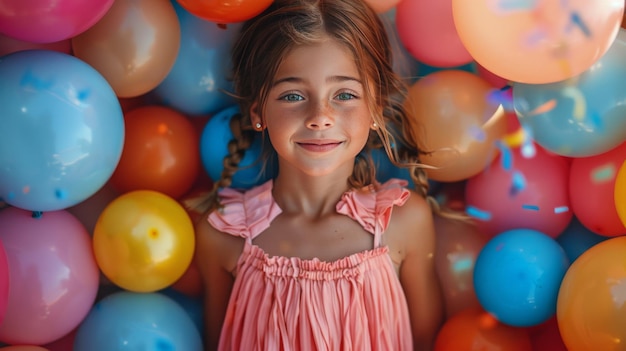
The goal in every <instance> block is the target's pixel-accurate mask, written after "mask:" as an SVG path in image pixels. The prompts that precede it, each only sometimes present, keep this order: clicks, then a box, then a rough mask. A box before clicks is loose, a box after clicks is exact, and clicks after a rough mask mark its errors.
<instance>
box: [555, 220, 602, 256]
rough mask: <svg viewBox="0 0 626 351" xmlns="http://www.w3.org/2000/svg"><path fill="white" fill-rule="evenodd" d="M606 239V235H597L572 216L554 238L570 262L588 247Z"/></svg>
mask: <svg viewBox="0 0 626 351" xmlns="http://www.w3.org/2000/svg"><path fill="white" fill-rule="evenodd" d="M606 239H607V237H606V236H602V235H598V234H596V233H594V232H592V231H591V230H589V229H587V228H586V227H585V226H584V225H582V224H581V223H580V221H579V220H578V219H577V218H576V217H575V216H574V217H573V218H572V220H571V222H570V224H569V225H568V226H567V228H565V230H564V231H563V232H562V233H561V234H559V236H558V237H557V238H556V241H557V242H558V243H559V244H560V245H561V247H562V248H563V250H565V253H566V254H567V257H568V258H569V260H570V262H574V261H576V259H577V258H578V257H579V256H580V255H582V254H583V253H584V252H585V251H587V250H588V249H589V248H590V247H592V246H594V245H596V244H598V243H600V242H602V241H604V240H606Z"/></svg>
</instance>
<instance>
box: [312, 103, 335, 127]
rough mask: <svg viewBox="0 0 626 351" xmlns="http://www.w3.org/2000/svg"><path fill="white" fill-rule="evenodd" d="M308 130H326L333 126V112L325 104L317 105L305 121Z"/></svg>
mask: <svg viewBox="0 0 626 351" xmlns="http://www.w3.org/2000/svg"><path fill="white" fill-rule="evenodd" d="M306 124H307V127H308V128H310V129H318V130H319V129H327V128H330V127H332V126H333V125H334V124H335V117H334V111H333V109H332V107H331V106H329V105H328V103H327V102H321V103H318V104H317V105H316V106H315V108H314V109H313V111H311V115H310V117H309V118H308V119H307V121H306Z"/></svg>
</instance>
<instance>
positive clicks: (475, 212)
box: [465, 206, 491, 221]
mask: <svg viewBox="0 0 626 351" xmlns="http://www.w3.org/2000/svg"><path fill="white" fill-rule="evenodd" d="M465 212H466V213H467V214H468V215H469V216H471V217H474V218H476V219H480V220H482V221H488V220H490V219H491V213H489V212H488V211H483V210H481V209H478V208H476V207H474V206H467V208H466V209H465Z"/></svg>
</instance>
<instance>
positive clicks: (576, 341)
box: [556, 236, 626, 351]
mask: <svg viewBox="0 0 626 351" xmlns="http://www.w3.org/2000/svg"><path fill="white" fill-rule="evenodd" d="M624 301H626V236H619V237H614V238H610V239H608V240H605V241H602V242H600V243H599V244H596V245H594V246H592V247H591V248H589V249H587V251H585V252H583V253H582V255H580V256H579V257H578V259H576V260H575V261H574V262H573V263H572V265H571V266H570V268H569V269H568V270H567V273H565V276H564V277H563V281H562V282H561V288H560V290H559V295H558V299H557V306H556V314H557V321H558V325H559V330H560V331H561V336H562V338H563V342H564V343H565V346H567V349H568V350H569V351H583V350H585V351H586V350H602V351H618V350H624V349H625V348H624V340H626V329H625V328H624V326H625V325H626V306H625V305H624Z"/></svg>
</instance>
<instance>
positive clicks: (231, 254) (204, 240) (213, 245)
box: [195, 214, 244, 272]
mask: <svg viewBox="0 0 626 351" xmlns="http://www.w3.org/2000/svg"><path fill="white" fill-rule="evenodd" d="M207 216H208V214H205V215H203V216H202V217H201V218H200V219H199V220H198V221H197V222H196V225H195V231H196V256H197V257H198V259H199V260H198V262H199V263H200V264H201V265H202V263H201V262H203V261H204V262H206V261H207V260H210V261H212V262H213V263H217V264H219V265H220V266H222V268H223V269H224V270H226V271H228V272H232V271H233V270H234V269H235V266H236V264H237V260H238V258H239V255H240V254H241V251H242V250H243V245H244V239H243V238H241V237H238V236H234V235H231V234H228V233H224V232H222V231H219V230H217V229H215V228H214V227H213V226H212V225H211V224H210V223H209V221H208V220H207ZM201 269H202V268H201Z"/></svg>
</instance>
